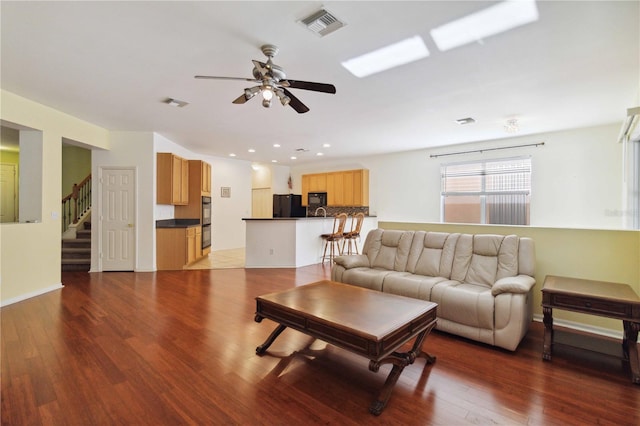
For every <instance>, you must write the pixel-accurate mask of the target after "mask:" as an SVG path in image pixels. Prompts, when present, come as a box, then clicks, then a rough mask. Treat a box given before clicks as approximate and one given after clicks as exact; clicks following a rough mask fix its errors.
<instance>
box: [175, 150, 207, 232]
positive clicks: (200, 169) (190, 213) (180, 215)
mask: <svg viewBox="0 0 640 426" xmlns="http://www.w3.org/2000/svg"><path fill="white" fill-rule="evenodd" d="M203 196H207V197H210V196H211V165H210V164H209V163H206V162H204V161H201V160H189V202H188V203H186V204H185V205H182V206H176V208H175V217H176V219H200V223H202V197H203Z"/></svg>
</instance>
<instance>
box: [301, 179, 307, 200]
mask: <svg viewBox="0 0 640 426" xmlns="http://www.w3.org/2000/svg"><path fill="white" fill-rule="evenodd" d="M301 180H302V205H303V206H308V205H309V175H302V179H301Z"/></svg>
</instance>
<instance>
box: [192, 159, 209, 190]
mask: <svg viewBox="0 0 640 426" xmlns="http://www.w3.org/2000/svg"><path fill="white" fill-rule="evenodd" d="M196 161H197V162H198V163H199V166H200V167H199V168H200V184H201V188H200V192H201V195H207V196H211V164H209V163H206V162H204V161H200V160H196ZM189 167H191V166H189Z"/></svg>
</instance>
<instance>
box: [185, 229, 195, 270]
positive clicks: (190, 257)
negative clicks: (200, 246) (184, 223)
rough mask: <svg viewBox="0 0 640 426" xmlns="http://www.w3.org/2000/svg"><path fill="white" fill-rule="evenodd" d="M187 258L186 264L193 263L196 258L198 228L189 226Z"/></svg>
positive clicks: (187, 231)
mask: <svg viewBox="0 0 640 426" xmlns="http://www.w3.org/2000/svg"><path fill="white" fill-rule="evenodd" d="M186 233H187V259H186V264H187V265H188V264H190V263H193V262H194V261H195V260H196V228H194V227H191V228H187V230H186Z"/></svg>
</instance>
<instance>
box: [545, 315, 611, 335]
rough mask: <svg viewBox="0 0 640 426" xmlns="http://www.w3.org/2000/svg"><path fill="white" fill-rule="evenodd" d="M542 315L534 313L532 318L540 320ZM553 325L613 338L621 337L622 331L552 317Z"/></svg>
mask: <svg viewBox="0 0 640 426" xmlns="http://www.w3.org/2000/svg"><path fill="white" fill-rule="evenodd" d="M542 319H543V316H542V315H541V314H534V315H533V320H534V321H537V322H543V321H542ZM553 325H554V326H556V325H557V326H559V327H565V328H569V329H572V330H577V331H582V332H585V333H592V334H597V335H599V336H604V337H611V338H613V339H622V337H623V333H622V331H615V330H611V329H610V328H604V327H597V326H595V325H587V324H583V323H580V322H575V321H567V320H563V319H558V318H554V319H553ZM620 326H622V321H621V322H620Z"/></svg>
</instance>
